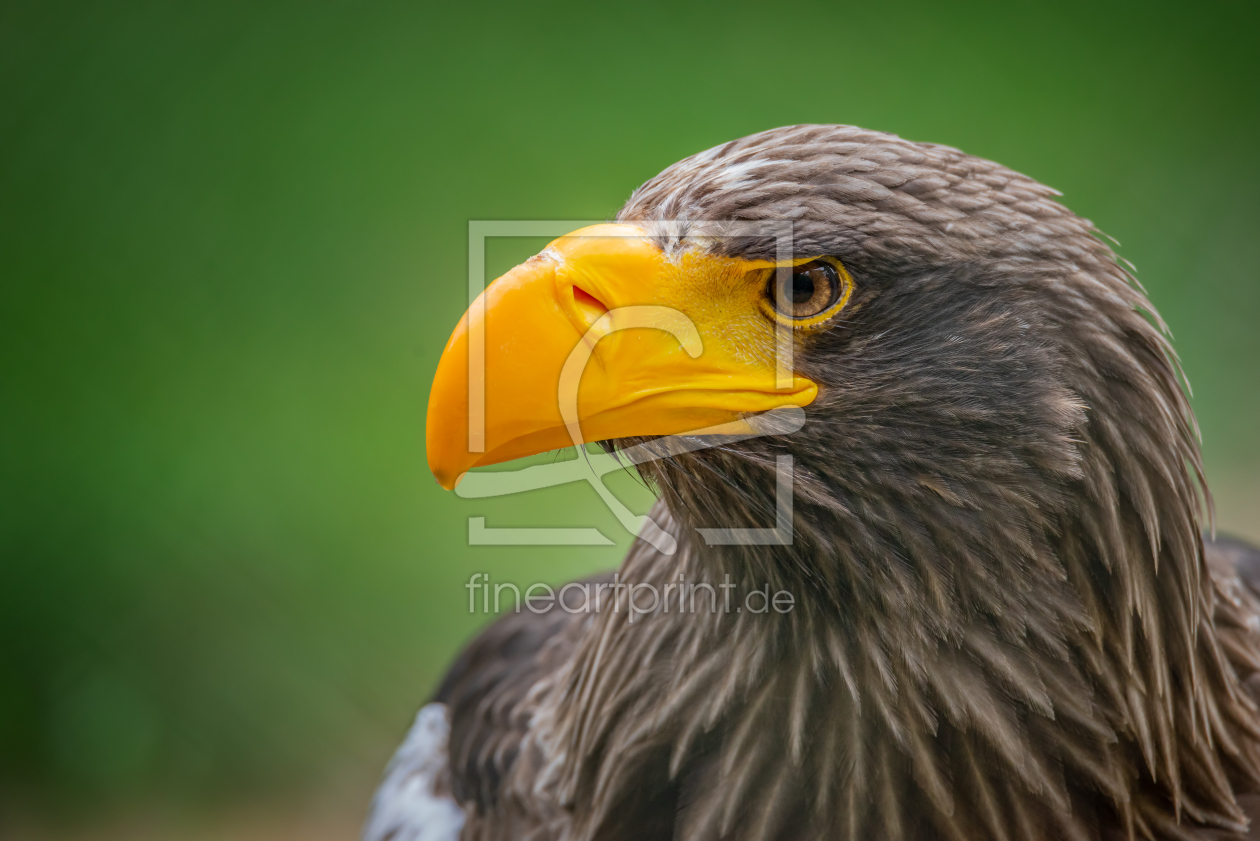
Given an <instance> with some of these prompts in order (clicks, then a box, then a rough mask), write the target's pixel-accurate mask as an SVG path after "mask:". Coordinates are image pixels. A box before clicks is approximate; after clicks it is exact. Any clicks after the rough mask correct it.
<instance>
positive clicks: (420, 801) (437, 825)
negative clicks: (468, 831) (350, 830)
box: [363, 704, 464, 841]
mask: <svg viewBox="0 0 1260 841" xmlns="http://www.w3.org/2000/svg"><path fill="white" fill-rule="evenodd" d="M450 730H451V724H450V720H449V717H448V716H447V711H446V705H445V704H427V705H426V706H423V707H421V708H420V712H418V713H417V714H416V722H415V724H413V725H411V730H410V731H409V732H408V733H407V738H406V739H405V740H403V743H402V745H401V746H400V747H399V748H398V750H397V752H395V754H394V758H393V759H391V760H390V761H389V767H388V768H386V769H385V778H384V779H383V780H382V781H381V785H380V788H378V789H377V790H376V796H375V797H373V798H372V808H371V810H370V812H369V813H368V820H367V824H366V825H365V826H364V827H363V841H458V838H459V831H460V829H462V828H463V826H464V812H463V810H462V809H460V808H459V805H458V804H457V803H456V802H455V800H454V798H452V797H451V796H450V795H449V794H438V793H437V791H436V790H435V784H436V783H437V780H438V777H439V775H440V774H441V773H442V772H443V771H444V770H445V769H446V764H447V755H446V742H447V738H448V736H449V735H450Z"/></svg>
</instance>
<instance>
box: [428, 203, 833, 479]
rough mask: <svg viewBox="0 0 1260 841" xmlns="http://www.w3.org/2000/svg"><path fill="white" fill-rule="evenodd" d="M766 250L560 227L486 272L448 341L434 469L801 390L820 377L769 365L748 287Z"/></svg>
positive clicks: (447, 470) (771, 402)
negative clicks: (538, 246)
mask: <svg viewBox="0 0 1260 841" xmlns="http://www.w3.org/2000/svg"><path fill="white" fill-rule="evenodd" d="M770 265H771V264H769V263H754V262H751V261H743V260H734V259H729V258H721V257H712V256H707V255H699V254H694V253H690V254H683V255H666V254H664V253H663V252H662V251H661V250H660V249H659V248H658V247H657V246H656V245H654V244H653V243H652V242H651V241H650V240H648V239H647V238H646V237H645V236H644V234H643V232H642V231H641V230H640V229H639V228H637V227H634V226H631V225H596V226H593V227H589V228H583V229H581V230H578V231H574V232H573V233H572V234H569V235H567V236H565V237H562V238H560V239H558V240H556V241H555V242H553V243H552V244H551V245H550V246H548V247H547V248H546V249H545V250H544V251H543V252H542V253H541V254H539V255H537V256H535V257H533V258H531V259H530V260H529V261H527V262H525V263H523V264H521V265H520V266H517V267H516V268H514V269H512V271H510V272H508V273H507V274H505V275H504V276H503V277H501V278H499V279H498V280H496V281H495V282H494V283H492V284H491V285H490V286H489V287H487V288H486V290H485V292H483V293H482V295H481V296H480V297H479V298H478V299H477V300H476V301H475V302H474V303H473V305H472V307H470V308H469V311H468V312H467V313H465V314H464V317H463V318H462V319H460V322H459V324H458V326H456V328H455V332H454V333H453V334H452V335H451V338H450V341H448V342H447V343H446V350H445V351H444V352H443V354H442V358H441V360H440V361H439V362H438V369H437V374H436V376H435V377H434V380H433V388H432V390H431V391H430V393H429V411H428V420H427V431H426V437H427V449H428V457H429V468H430V469H431V470H432V471H433V475H434V476H436V477H437V480H438V482H439V483H440V484H441V485H442V486H443V487H444V488H447V489H450V488H454V487H455V485H456V483H457V482H458V481H459V479H460V478H461V477H462V476H463V475H464V473H466V472H468V471H469V470H470V469H472V468H473V467H476V466H479V465H487V464H497V463H499V462H503V461H508V460H510V459H514V458H520V457H523V456H528V455H533V454H535V453H541V452H546V451H548V450H554V449H557V448H560V447H567V446H572V445H574V444H580V443H584V442H587V441H601V440H605V439H608V438H624V437H633V436H654V435H675V434H680V433H687V432H695V431H698V430H705V431H712V430H709V429H708V428H710V427H715V426H720V425H723V424H729V423H731V422H737V421H739V420H740V419H741V418H742V417H744V416H745V415H749V414H753V413H759V412H765V411H769V410H770V409H774V408H777V407H780V406H805V405H808V404H809V403H810V402H812V401H813V400H814V398H815V397H816V396H817V393H818V387H817V386H816V385H815V384H814V383H812V382H810V381H809V380H807V379H804V378H801V377H795V376H790V377H788V378H787V379H786V380H776V369H775V353H774V349H775V347H776V345H775V343H774V342H775V340H774V337H773V331H774V328H773V326H772V325H769V324H768V323H767V321H766V319H765V318H764V316H762V315H761V314H760V313H759V311H758V309H757V306H756V303H755V300H754V298H755V296H756V295H757V294H760V293H761V290H762V288H764V276H765V273H764V272H761V273H760V275H758V271H759V270H762V269H765V268H768V267H769V266H770ZM750 278H752V279H751V280H750ZM757 278H762V279H757ZM754 287H755V288H754ZM777 384H783V385H786V387H785V388H777V387H776V385H777Z"/></svg>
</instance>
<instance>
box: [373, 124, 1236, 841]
mask: <svg viewBox="0 0 1260 841" xmlns="http://www.w3.org/2000/svg"><path fill="white" fill-rule="evenodd" d="M1055 195H1056V194H1055V193H1054V191H1052V190H1050V189H1049V188H1047V187H1044V186H1042V185H1040V184H1038V183H1036V182H1034V181H1032V180H1031V179H1029V178H1026V177H1024V176H1022V175H1019V174H1017V173H1014V172H1011V171H1010V170H1007V169H1005V168H1003V167H1001V166H998V165H996V164H993V163H991V162H988V161H983V160H979V159H976V158H972V157H969V156H967V155H964V154H962V153H961V152H958V151H956V150H954V149H950V148H947V147H942V146H935V145H931V144H921V143H912V142H908V141H904V140H901V139H899V138H896V137H892V136H889V135H885V134H880V133H876V132H871V131H865V130H862V129H857V128H850V127H844V126H798V127H791V128H784V129H777V130H774V131H769V132H764V133H762V134H758V135H754V136H751V137H748V138H744V139H742V140H738V141H734V142H732V143H729V144H726V145H725V146H721V147H718V148H716V149H712V150H709V151H707V152H704V153H701V154H699V155H696V156H693V157H692V158H688V159H687V160H684V161H682V162H680V163H678V164H675V165H674V166H672V167H670V168H669V169H667V170H665V171H664V172H663V173H661V175H659V176H657V177H656V178H654V179H652V180H651V181H649V182H648V183H647V184H645V185H644V186H643V187H641V188H640V189H639V190H637V191H636V192H635V193H634V195H633V196H632V197H631V199H630V201H629V202H628V203H627V205H626V207H625V208H624V209H623V210H622V211H621V213H620V214H619V216H618V219H619V220H620V221H627V222H635V223H637V224H639V225H641V226H643V227H645V228H647V229H648V230H650V231H653V232H654V235H655V238H656V241H657V242H658V244H659V245H660V246H661V247H662V248H664V249H666V250H667V251H668V250H670V249H675V248H678V247H681V246H680V243H681V239H680V237H682V236H684V235H685V234H686V233H687V225H686V223H687V222H689V221H690V222H706V221H710V220H759V219H771V220H773V219H791V220H792V221H793V223H794V247H795V251H796V253H797V254H798V255H799V256H802V257H805V256H816V255H828V256H832V257H836V258H838V259H839V260H840V261H841V262H842V263H843V265H844V266H846V267H847V268H848V269H849V271H850V272H851V273H852V275H853V277H854V282H855V291H854V297H853V301H852V303H851V304H850V305H849V307H848V309H847V310H846V311H845V313H844V317H843V319H842V320H841V321H839V322H838V323H837V324H835V325H833V326H832V327H831V328H830V329H827V330H822V331H817V332H812V333H808V334H802V335H801V336H800V337H799V344H798V347H797V349H796V355H795V365H796V368H797V369H798V370H799V371H800V372H802V374H803V375H805V376H807V377H809V378H810V379H811V380H813V381H814V382H817V383H819V384H820V386H821V391H820V395H819V397H818V399H817V400H816V401H815V402H814V403H813V404H811V405H810V406H808V408H807V410H806V411H807V415H808V422H807V424H806V426H805V428H804V429H803V430H802V431H801V432H799V433H797V434H795V435H790V436H783V437H768V438H759V439H752V440H749V441H744V442H740V443H737V444H732V445H729V446H726V447H722V448H714V449H709V450H703V451H699V452H694V453H688V454H685V455H680V456H676V457H674V458H671V459H666V460H662V461H659V462H653V463H649V464H648V465H645V466H644V467H643V472H644V473H645V475H646V477H647V478H648V479H649V480H650V481H651V482H652V483H653V484H654V485H655V486H656V487H658V488H659V490H660V492H661V502H660V503H659V504H658V506H657V508H656V511H655V512H654V514H655V516H656V518H657V520H658V522H667V523H669V524H670V531H671V533H672V534H674V535H675V537H676V538H677V540H678V542H679V546H680V548H679V552H678V554H677V555H675V556H672V557H670V556H666V555H662V554H659V553H658V552H656V550H654V549H653V548H652V547H651V546H649V545H647V544H645V543H637V544H636V545H635V547H634V548H633V549H632V551H631V553H630V555H629V557H628V558H627V559H626V561H625V563H624V565H623V567H622V569H621V570H620V574H621V577H622V579H624V580H627V581H642V582H652V583H654V584H656V585H657V586H658V587H663V586H664V585H665V584H666V583H667V582H669V581H673V580H676V576H677V575H678V574H679V573H680V572H681V573H682V574H684V575H685V577H686V580H688V581H710V582H717V581H721V580H722V579H723V576H724V575H730V576H731V579H732V580H733V581H734V582H735V583H736V585H737V587H738V588H739V589H738V591H739V592H747V591H748V590H750V589H753V588H761V587H764V586H765V585H767V584H768V585H769V586H770V588H771V589H772V590H779V589H786V590H789V591H790V592H792V593H793V594H795V596H796V606H795V609H794V610H792V611H791V612H790V613H787V614H777V613H774V612H770V613H767V614H749V613H747V612H744V613H724V612H718V613H715V614H708V613H701V614H684V615H681V616H680V615H678V614H676V613H675V614H665V613H663V612H660V611H658V612H657V613H655V614H653V615H651V616H648V617H641V618H639V619H638V621H635V622H630V621H628V615H627V613H625V612H624V611H623V612H619V613H613V612H607V611H606V612H601V613H599V614H598V615H592V616H570V615H568V614H564V613H560V612H553V613H550V614H548V615H546V616H535V615H533V614H529V613H522V614H519V615H511V616H508V617H506V618H504V619H502V620H500V621H499V622H498V623H497V624H496V625H494V626H492V627H491V628H490V629H488V630H487V631H486V632H485V633H483V634H482V636H481V637H479V638H478V639H477V640H476V641H474V643H473V644H472V645H471V646H470V647H469V649H468V650H467V651H466V652H465V653H464V654H463V655H462V656H461V658H460V659H459V661H457V663H456V664H455V666H454V667H453V668H452V670H451V672H450V674H449V675H448V676H447V678H446V680H445V681H444V683H443V685H442V687H441V689H440V690H439V692H438V695H437V700H438V701H440V702H441V703H443V704H446V705H447V707H448V709H449V711H450V736H449V747H448V750H449V767H448V768H447V769H446V770H445V771H444V772H443V774H442V775H441V778H442V781H443V782H441V785H443V786H449V790H450V792H451V794H452V795H453V797H454V798H455V800H456V801H457V802H458V803H459V804H460V805H461V806H462V807H463V809H464V811H465V813H466V815H467V819H466V823H465V825H464V828H463V835H462V837H463V838H465V839H468V840H469V841H471V840H472V839H485V841H491V839H525V838H537V839H561V838H563V839H572V840H573V841H579V839H582V840H584V839H603V840H604V841H611V840H612V839H641V838H676V839H730V841H753V839H756V840H757V841H763V840H764V841H770V839H808V838H820V839H821V838H852V839H872V838H887V839H925V838H932V839H935V838H952V839H1033V838H1037V839H1041V838H1055V839H1058V838H1064V839H1104V838H1126V837H1138V838H1151V839H1182V838H1235V837H1245V835H1246V833H1247V829H1248V813H1249V809H1250V808H1253V803H1254V801H1253V795H1254V793H1257V792H1260V713H1258V712H1257V706H1256V702H1255V700H1254V699H1253V697H1252V695H1251V694H1250V691H1249V687H1251V686H1252V685H1253V684H1255V683H1260V676H1257V673H1258V672H1260V631H1258V629H1260V599H1258V598H1257V593H1258V592H1260V553H1256V552H1255V551H1254V550H1251V549H1249V548H1247V547H1245V546H1243V545H1242V544H1234V543H1229V542H1221V543H1211V542H1209V543H1208V545H1207V548H1206V550H1205V548H1204V542H1203V539H1202V538H1201V534H1202V531H1203V528H1204V526H1205V523H1204V522H1203V519H1202V518H1203V512H1204V510H1205V506H1206V505H1210V503H1209V502H1207V500H1206V499H1205V496H1206V492H1205V491H1204V490H1203V479H1202V471H1201V468H1200V462H1199V453H1198V446H1197V441H1196V430H1195V427H1194V419H1193V415H1192V413H1191V410H1190V408H1189V406H1188V404H1187V402H1186V399H1185V397H1184V396H1183V392H1182V389H1181V386H1180V383H1179V371H1178V367H1177V363H1176V360H1175V356H1174V355H1173V353H1172V350H1171V348H1170V346H1169V345H1168V343H1167V341H1166V339H1165V338H1164V332H1163V327H1162V324H1161V322H1160V321H1159V318H1158V316H1157V315H1156V314H1155V313H1154V310H1153V309H1152V308H1151V306H1150V304H1149V303H1148V302H1147V300H1146V298H1145V296H1144V295H1143V293H1142V292H1141V290H1140V287H1138V286H1137V284H1136V282H1135V281H1133V279H1132V277H1131V276H1130V275H1129V274H1128V273H1127V272H1126V271H1125V270H1124V269H1123V268H1122V267H1121V266H1120V265H1119V264H1118V263H1117V261H1116V258H1115V256H1114V255H1113V253H1112V252H1111V250H1110V249H1109V248H1108V247H1107V246H1106V245H1105V244H1104V243H1103V242H1102V241H1100V239H1099V238H1098V237H1097V232H1096V230H1095V229H1094V228H1093V226H1092V225H1091V224H1090V223H1089V222H1088V221H1086V220H1083V219H1080V218H1079V217H1077V216H1075V215H1073V214H1072V213H1071V212H1069V211H1068V210H1067V209H1065V208H1064V207H1063V206H1062V205H1060V204H1058V203H1057V202H1056V201H1055V199H1054V196H1055ZM662 219H667V220H681V222H682V223H683V224H682V225H681V226H680V225H678V224H675V223H671V224H669V225H659V224H657V223H656V221H655V220H662ZM710 247H711V248H712V249H714V250H717V251H722V252H724V253H727V254H730V255H734V256H741V257H748V258H773V256H774V254H773V251H772V247H773V246H772V244H770V243H767V242H765V241H760V240H753V239H746V238H745V239H716V240H713V241H712V242H711V246H710ZM632 443H637V442H635V441H619V442H612V443H611V444H610V446H625V445H627V444H632ZM782 454H790V455H792V456H793V459H794V464H795V471H796V472H795V520H794V523H795V540H794V541H793V543H792V545H790V546H709V545H706V544H705V542H704V541H703V540H701V539H700V538H699V537H698V536H697V533H696V531H695V529H696V528H697V527H711V526H731V527H744V526H762V525H764V524H765V523H766V522H767V521H773V511H774V493H775V480H774V465H775V457H776V456H778V455H782ZM369 834H370V833H369ZM396 837H397V838H400V839H401V838H405V837H422V836H418V835H417V836H407V835H402V834H399V835H397V836H396Z"/></svg>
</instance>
